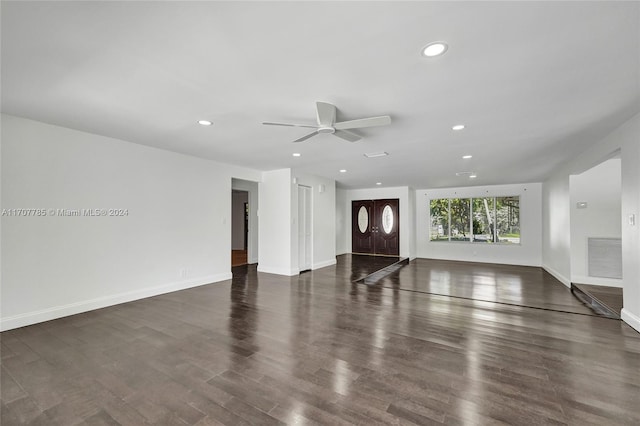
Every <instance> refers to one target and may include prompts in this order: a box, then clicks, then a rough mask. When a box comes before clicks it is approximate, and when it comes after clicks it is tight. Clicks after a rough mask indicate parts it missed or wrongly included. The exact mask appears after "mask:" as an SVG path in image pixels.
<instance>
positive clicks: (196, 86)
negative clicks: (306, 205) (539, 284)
mask: <svg viewBox="0 0 640 426" xmlns="http://www.w3.org/2000/svg"><path fill="white" fill-rule="evenodd" d="M639 6H640V3H638V2H613V1H607V2H542V1H539V2H524V3H522V2H395V1H394V2H391V1H389V2H371V3H369V2H278V3H272V2H252V3H249V2H235V3H230V2H193V3H192V2H189V3H186V2H81V3H78V2H42V3H37V2H2V10H1V13H2V111H3V112H5V113H8V114H13V115H17V116H22V117H27V118H32V119H35V120H40V121H44V122H47V123H53V124H58V125H61V126H66V127H70V128H74V129H79V130H84V131H88V132H92V133H97V134H102V135H106V136H111V137H115V138H120V139H124V140H127V141H131V142H135V143H140V144H144V145H150V146H156V147H159V148H164V149H168V150H172V151H176V152H182V153H186V154H192V155H196V156H200V157H204V158H210V159H213V160H217V161H221V162H226V163H232V164H238V165H243V166H247V167H251V168H255V169H260V170H270V169H278V168H286V167H299V168H301V169H303V170H305V171H306V172H308V173H311V174H316V175H320V176H325V177H329V178H333V179H336V180H337V181H338V185H339V186H341V187H346V188H366V187H372V186H375V182H378V181H381V182H383V185H384V186H406V185H408V186H411V187H414V188H437V187H447V186H467V185H469V184H474V185H485V184H498V183H521V182H533V181H541V180H544V178H545V177H546V176H548V174H549V173H550V172H551V171H552V170H553V169H554V168H556V167H557V166H558V165H559V164H560V163H562V162H564V161H567V160H568V159H570V158H572V157H573V156H575V155H576V154H577V153H579V152H580V151H582V150H584V149H585V148H586V147H588V146H589V145H591V144H593V143H595V142H596V141H597V140H598V139H599V138H601V137H602V136H604V135H605V134H607V133H608V132H610V131H611V130H612V129H613V128H615V127H617V126H618V125H620V124H621V123H622V122H624V121H625V120H627V119H628V118H630V117H631V116H633V115H634V114H635V113H637V112H638V111H639V110H640V87H639V86H640V84H639V81H640V72H639V69H640V68H639V57H640V33H639V28H640V7H639ZM436 40H444V41H446V42H447V43H448V44H449V50H448V52H447V53H446V54H445V55H443V56H441V57H437V58H425V57H422V56H421V55H420V50H421V48H422V47H423V46H424V45H426V44H427V43H429V42H431V41H436ZM315 101H327V102H331V103H333V104H335V105H336V106H337V107H338V120H349V119H355V118H361V117H368V116H376V115H390V116H391V117H392V124H391V125H390V126H387V127H377V128H370V129H363V130H359V131H358V130H356V131H355V132H357V133H359V134H360V135H362V136H363V137H364V138H363V139H362V140H361V141H359V142H355V143H349V142H347V141H344V140H341V139H338V138H336V137H334V136H332V135H326V134H323V135H319V136H316V137H314V138H312V139H309V140H308V141H306V142H303V143H299V144H292V143H291V141H292V140H294V139H296V138H298V137H300V136H302V135H304V134H305V133H307V131H308V130H309V129H301V128H288V127H274V126H263V125H261V124H260V123H261V122H262V121H281V122H282V121H284V122H286V121H290V122H297V123H309V124H314V120H315V105H314V103H315ZM199 119H210V120H212V121H213V122H214V123H215V124H214V125H213V126H211V127H202V126H199V125H198V124H196V121H197V120H199ZM457 123H464V124H465V125H466V126H467V127H466V129H465V130H463V131H461V132H453V131H452V130H451V126H452V125H454V124H457ZM375 151H387V152H389V154H390V155H389V156H388V157H384V158H376V159H367V158H365V157H364V156H363V154H364V153H367V152H375ZM293 152H300V153H302V156H301V157H299V158H294V157H292V155H291V154H292V153H293ZM463 154H472V155H473V158H472V159H471V160H463V159H462V158H461V156H462V155H463ZM343 168H344V169H347V170H348V172H347V173H339V172H338V170H339V169H343ZM458 171H473V172H476V173H477V175H478V178H477V179H475V180H473V181H471V180H469V179H468V178H467V177H456V175H455V173H456V172H458Z"/></svg>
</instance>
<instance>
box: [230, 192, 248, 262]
mask: <svg viewBox="0 0 640 426" xmlns="http://www.w3.org/2000/svg"><path fill="white" fill-rule="evenodd" d="M248 235H249V192H248V191H241V190H238V189H233V190H232V191H231V266H240V265H246V264H247V263H248V257H247V248H248V244H247V243H248Z"/></svg>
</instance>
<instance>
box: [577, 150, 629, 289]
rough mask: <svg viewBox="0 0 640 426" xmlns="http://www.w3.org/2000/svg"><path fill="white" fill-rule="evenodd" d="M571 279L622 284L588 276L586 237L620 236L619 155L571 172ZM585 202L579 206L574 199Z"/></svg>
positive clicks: (620, 184) (608, 284) (620, 183)
mask: <svg viewBox="0 0 640 426" xmlns="http://www.w3.org/2000/svg"><path fill="white" fill-rule="evenodd" d="M569 186H570V203H569V205H570V207H569V208H570V226H571V282H574V283H582V284H596V285H607V286H614V287H622V280H620V279H611V278H599V277H590V276H589V274H588V265H587V264H588V250H587V241H588V239H589V238H621V236H622V232H621V226H622V224H621V218H622V210H621V209H622V206H621V197H622V172H621V161H620V159H619V158H611V159H609V160H606V161H604V162H602V163H600V164H598V165H597V166H595V167H593V168H591V169H589V170H587V171H585V172H584V173H581V174H577V175H571V176H570V177H569ZM579 202H586V203H587V208H581V209H579V208H578V207H577V203H579Z"/></svg>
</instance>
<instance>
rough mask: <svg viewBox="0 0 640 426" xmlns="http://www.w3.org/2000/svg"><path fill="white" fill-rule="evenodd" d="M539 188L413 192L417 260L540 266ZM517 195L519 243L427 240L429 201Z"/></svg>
mask: <svg viewBox="0 0 640 426" xmlns="http://www.w3.org/2000/svg"><path fill="white" fill-rule="evenodd" d="M541 193H542V185H541V184H540V183H529V184H514V185H492V186H473V187H461V188H444V189H424V190H418V191H416V234H417V250H418V257H424V258H430V259H451V260H462V261H470V262H487V263H502V264H509V265H526V266H540V265H541V264H542V239H541V234H542V232H541V230H542V207H541ZM511 195H517V196H520V244H519V245H515V244H514V245H509V244H480V243H462V242H444V241H433V242H432V241H429V228H430V226H429V220H430V219H429V215H430V212H429V200H430V199H436V198H459V197H462V198H468V197H487V196H490V197H491V196H511Z"/></svg>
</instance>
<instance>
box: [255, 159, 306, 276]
mask: <svg viewBox="0 0 640 426" xmlns="http://www.w3.org/2000/svg"><path fill="white" fill-rule="evenodd" d="M291 179H292V178H291V169H280V170H272V171H267V172H262V180H261V181H260V183H259V185H258V203H259V205H260V209H259V211H258V219H259V237H258V271H260V272H267V273H271V274H279V275H289V276H290V275H296V274H297V273H298V268H297V262H296V264H295V265H294V264H293V263H292V259H293V258H292V256H293V254H292V241H293V234H292V227H293V216H292V212H293V204H292V200H293V199H292V180H291ZM296 208H297V206H296ZM296 255H297V253H296Z"/></svg>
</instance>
